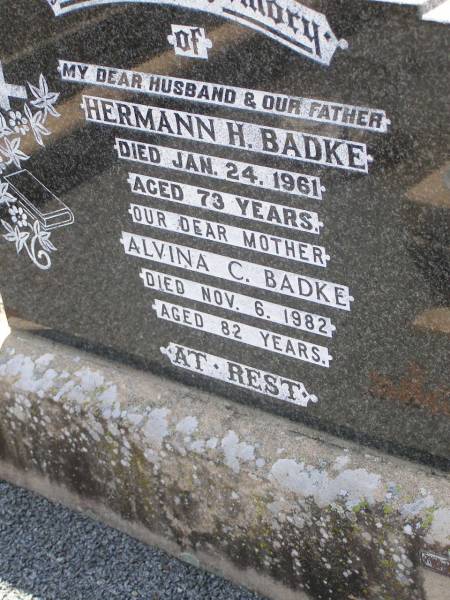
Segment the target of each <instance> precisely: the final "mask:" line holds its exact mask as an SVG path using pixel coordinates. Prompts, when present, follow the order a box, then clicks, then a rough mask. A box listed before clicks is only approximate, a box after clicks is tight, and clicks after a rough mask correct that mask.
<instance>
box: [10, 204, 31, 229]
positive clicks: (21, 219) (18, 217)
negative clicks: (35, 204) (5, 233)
mask: <svg viewBox="0 0 450 600" xmlns="http://www.w3.org/2000/svg"><path fill="white" fill-rule="evenodd" d="M8 212H9V214H10V215H11V221H12V222H13V223H14V224H15V225H18V226H19V227H26V226H27V225H28V215H27V214H26V212H25V211H24V210H23V208H22V207H21V206H12V207H11V208H10V209H9V211H8Z"/></svg>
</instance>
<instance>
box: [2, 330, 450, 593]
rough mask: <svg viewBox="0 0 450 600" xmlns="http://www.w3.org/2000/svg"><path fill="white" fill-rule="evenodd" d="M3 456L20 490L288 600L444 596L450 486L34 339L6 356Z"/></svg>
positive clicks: (270, 418)
mask: <svg viewBox="0 0 450 600" xmlns="http://www.w3.org/2000/svg"><path fill="white" fill-rule="evenodd" d="M0 459H1V462H0V476H2V477H4V478H6V479H8V480H9V481H11V482H13V483H16V484H19V485H23V486H25V487H28V488H29V489H32V490H34V491H36V492H38V493H41V494H43V495H45V496H47V497H49V498H50V499H54V500H58V501H60V502H63V503H64V504H67V505H69V506H71V507H73V508H76V509H79V510H82V511H84V512H88V513H90V514H92V515H95V516H96V517H98V518H100V519H101V520H103V521H104V522H106V523H108V524H110V525H112V526H114V527H117V528H119V529H121V530H122V531H125V532H126V533H129V534H130V535H133V536H134V537H137V538H139V539H141V540H142V541H145V542H148V543H151V544H155V545H157V546H159V547H161V548H163V549H165V550H166V551H168V552H170V553H171V554H174V555H176V556H179V557H181V558H182V559H184V560H188V561H189V562H193V563H198V564H200V565H202V566H204V567H206V568H208V569H210V570H213V571H214V572H219V573H221V574H224V575H225V576H226V577H228V578H230V579H232V580H234V581H236V582H238V583H240V584H243V585H247V586H248V587H250V588H251V589H254V590H256V591H259V592H262V593H264V594H265V595H266V596H269V597H271V598H275V599H281V598H282V599H283V600H288V599H289V598H290V597H292V598H294V597H295V598H297V599H299V600H301V598H307V597H311V598H323V599H326V598H328V597H330V598H331V596H328V595H327V594H332V592H331V591H329V590H332V589H336V588H338V587H339V586H341V587H342V593H343V594H344V593H345V594H347V595H346V596H342V597H346V598H352V597H353V598H359V597H360V596H359V594H360V595H362V594H363V593H364V594H365V595H364V596H362V597H364V598H369V599H372V598H373V599H377V595H378V594H380V591H379V586H380V585H382V586H384V588H383V593H384V594H385V595H384V596H383V598H384V597H386V598H390V597H392V598H395V600H402V599H403V598H405V599H407V600H422V599H425V598H426V599H427V600H432V599H433V595H432V591H428V590H427V591H425V590H424V583H425V587H426V581H427V580H430V577H429V576H428V575H427V576H426V577H424V571H423V569H422V568H421V567H420V563H419V560H418V555H419V550H420V549H422V548H427V549H430V550H432V551H434V552H437V553H438V554H440V555H446V556H448V552H449V541H450V505H449V498H450V485H449V481H448V478H446V477H445V476H444V475H443V474H441V473H438V472H435V471H432V470H430V469H427V468H426V467H424V466H421V465H415V464H413V463H410V462H407V461H404V460H400V459H396V458H393V457H391V456H388V455H385V454H382V453H380V452H375V451H372V450H369V449H367V448H361V447H359V446H357V445H354V444H350V443H348V442H345V441H343V440H340V439H338V438H334V437H332V436H328V435H325V434H322V433H318V432H316V431H314V430H310V429H308V428H306V427H304V426H302V425H299V424H297V423H292V422H290V421H288V420H285V419H282V418H280V417H276V416H274V415H271V414H268V413H265V412H262V411H259V410H258V409H255V408H251V407H248V406H244V405H240V404H234V403H232V402H229V401H227V400H225V399H223V398H220V397H216V396H213V395H210V394H206V393H204V392H199V391H196V390H194V389H192V388H189V387H186V386H183V385H180V384H177V383H174V382H172V381H168V380H165V379H163V378H160V377H156V376H154V375H152V374H149V373H145V372H142V371H137V370H134V369H131V368H129V367H125V366H122V365H119V364H117V363H113V362H109V361H107V360H104V359H102V358H99V357H98V356H93V355H90V354H87V353H82V352H80V351H77V350H75V349H73V348H70V347H67V346H63V345H60V344H56V343H53V342H50V341H48V340H45V339H43V338H39V337H38V336H36V335H32V334H30V333H27V332H24V331H15V330H14V331H13V332H12V333H11V334H10V336H9V337H8V339H7V340H6V342H5V344H4V347H3V348H2V350H1V351H0ZM310 539H315V542H314V544H313V545H311V542H310ZM302 544H303V545H302ZM305 544H306V546H305ZM308 544H309V545H308ZM308 554H313V555H314V556H313V557H308V560H309V562H308V560H306V562H305V559H304V557H305V556H306V555H308ZM362 557H365V558H362ZM355 561H356V563H357V564H355ZM358 561H359V562H358ZM373 565H375V568H373ZM344 567H345V568H344ZM370 569H372V570H373V572H370ZM377 569H379V570H381V571H382V572H383V579H384V581H379V580H377V579H379V572H380V571H377ZM314 571H316V572H314ZM377 573H378V574H377ZM431 579H433V581H434V580H435V578H431ZM286 581H287V582H289V585H290V587H287V586H286V585H284V584H283V583H282V582H286ZM321 582H325V583H324V584H323V585H322V583H321ZM321 586H322V587H321ZM339 589H341V588H339ZM305 592H308V596H307V595H306V593H305ZM439 600H444V599H443V598H442V597H440V598H439Z"/></svg>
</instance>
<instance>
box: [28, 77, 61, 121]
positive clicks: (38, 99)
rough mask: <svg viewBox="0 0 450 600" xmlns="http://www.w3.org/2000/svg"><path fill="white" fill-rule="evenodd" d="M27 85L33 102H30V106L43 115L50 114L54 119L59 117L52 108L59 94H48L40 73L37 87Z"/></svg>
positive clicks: (44, 80) (43, 78) (45, 83)
mask: <svg viewBox="0 0 450 600" xmlns="http://www.w3.org/2000/svg"><path fill="white" fill-rule="evenodd" d="M28 85H29V87H30V90H31V93H32V94H33V96H34V100H31V104H32V105H33V106H34V107H36V108H39V109H42V110H43V111H44V114H45V115H47V113H50V114H51V115H53V116H54V117H59V116H60V114H59V113H58V112H57V111H56V109H55V108H54V104H56V102H57V100H58V98H59V94H56V93H54V92H49V90H48V85H47V81H46V79H45V77H44V76H43V75H42V73H41V75H40V77H39V87H36V86H34V85H32V84H31V83H28Z"/></svg>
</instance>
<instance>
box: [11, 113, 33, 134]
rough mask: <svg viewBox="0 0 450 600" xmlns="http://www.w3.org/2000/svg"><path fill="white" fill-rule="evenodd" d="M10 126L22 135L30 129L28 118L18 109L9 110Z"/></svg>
mask: <svg viewBox="0 0 450 600" xmlns="http://www.w3.org/2000/svg"><path fill="white" fill-rule="evenodd" d="M8 116H9V126H10V127H11V128H12V129H13V130H14V131H15V132H16V133H20V134H21V135H25V134H26V132H27V131H29V127H28V119H27V118H26V117H24V116H23V115H22V113H21V112H20V111H18V110H15V111H14V110H11V111H9V114H8Z"/></svg>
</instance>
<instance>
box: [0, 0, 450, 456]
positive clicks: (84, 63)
mask: <svg viewBox="0 0 450 600" xmlns="http://www.w3.org/2000/svg"><path fill="white" fill-rule="evenodd" d="M0 10H1V21H0V211H1V215H0V216H1V223H0V261H1V262H0V265H1V268H0V290H1V293H2V295H3V299H4V302H5V305H6V308H7V312H8V314H9V315H10V316H13V317H14V316H15V317H19V318H21V319H24V320H27V321H31V322H33V323H37V324H38V325H40V326H41V328H42V333H44V334H46V335H52V336H55V337H57V338H58V339H61V340H64V341H67V342H70V343H76V344H78V345H79V346H80V347H82V348H86V349H90V350H94V351H97V352H101V353H104V354H107V355H109V356H112V357H114V358H116V359H119V360H123V361H127V362H132V363H134V364H136V365H138V366H139V367H141V368H146V369H150V370H152V371H154V372H159V373H163V374H165V375H168V376H170V377H172V378H176V379H178V380H181V381H184V382H186V383H188V384H191V385H194V386H198V387H201V388H203V389H207V390H208V389H209V390H211V391H214V392H216V393H218V394H220V395H222V396H223V397H229V398H233V399H236V400H239V401H242V402H249V403H252V404H254V405H257V406H260V407H261V408H263V409H265V410H269V411H274V412H277V413H278V414H283V415H285V416H287V417H289V418H291V419H296V420H301V421H303V422H305V423H308V424H310V425H313V426H315V427H319V428H321V429H324V430H327V431H331V432H333V433H336V434H338V435H343V436H346V437H348V438H352V439H357V440H360V441H362V442H364V443H368V444H373V445H375V446H378V447H381V448H384V449H386V450H390V451H395V452H398V453H401V454H403V455H407V456H410V457H413V458H418V459H420V460H423V461H425V462H427V463H429V464H433V465H437V466H440V467H445V466H446V465H448V456H449V438H450V436H449V431H450V428H449V423H450V419H449V417H450V401H449V392H450V388H449V383H448V357H449V334H450V325H449V314H450V303H449V286H448V281H449V247H450V235H449V215H450V162H449V159H448V141H449V118H448V117H449V115H448V99H449V88H450V84H449V78H448V76H447V74H448V71H449V49H450V44H449V31H450V29H449V26H448V25H445V24H440V23H432V22H426V21H424V20H421V19H420V15H419V14H418V13H417V10H416V9H415V8H414V7H408V6H404V5H397V4H395V3H394V4H393V3H385V2H370V1H367V0H323V1H322V0H320V1H319V0H304V1H303V2H301V3H299V2H296V0H178V1H169V0H166V1H165V2H153V1H151V0H148V1H145V0H141V1H140V2H133V1H128V2H115V1H112V0H111V1H106V0H92V1H85V0H17V1H15V2H2V3H1V8H0Z"/></svg>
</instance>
